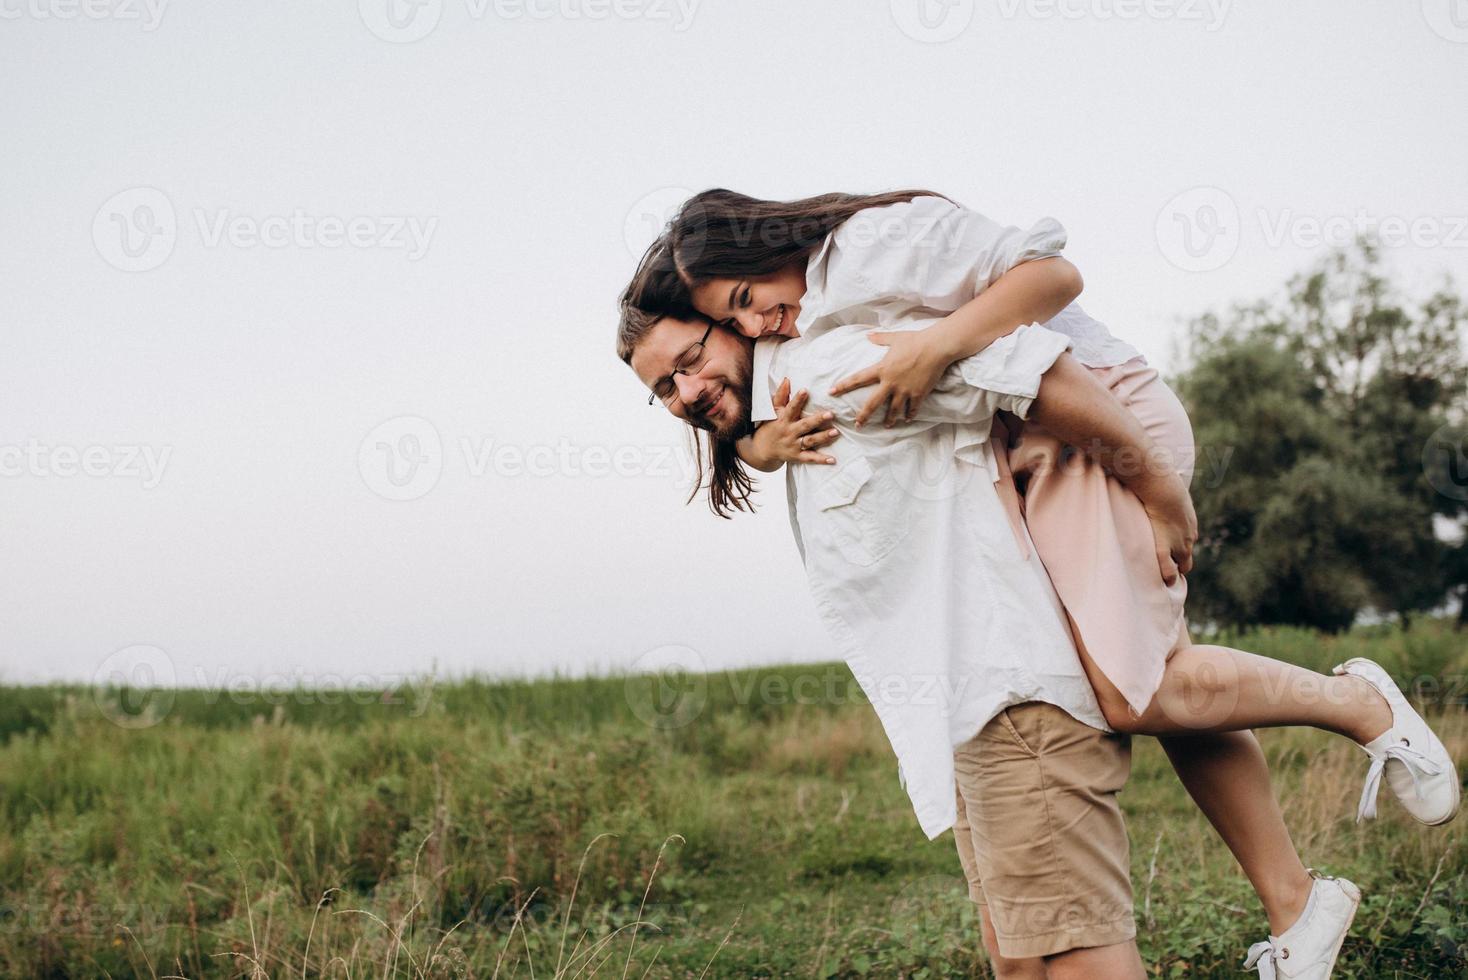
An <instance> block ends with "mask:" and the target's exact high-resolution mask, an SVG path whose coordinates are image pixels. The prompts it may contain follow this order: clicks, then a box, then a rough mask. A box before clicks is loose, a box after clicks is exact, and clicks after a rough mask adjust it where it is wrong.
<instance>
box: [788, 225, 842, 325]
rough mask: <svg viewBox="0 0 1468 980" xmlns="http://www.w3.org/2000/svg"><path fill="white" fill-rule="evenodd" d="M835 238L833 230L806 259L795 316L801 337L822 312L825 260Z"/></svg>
mask: <svg viewBox="0 0 1468 980" xmlns="http://www.w3.org/2000/svg"><path fill="white" fill-rule="evenodd" d="M835 239H836V233H835V232H834V231H833V232H831V233H830V234H829V235H827V236H826V240H825V241H823V242H821V247H820V248H818V249H816V250H815V251H814V252H812V253H811V255H810V258H809V259H807V260H806V263H805V295H804V296H802V297H800V315H799V316H797V317H796V318H795V332H796V333H798V334H799V335H800V336H802V337H804V336H805V335H806V334H808V333H810V328H811V325H812V324H814V323H815V322H816V319H817V318H818V317H819V316H820V315H821V314H822V312H824V308H825V305H826V302H825V296H824V295H823V294H822V289H823V287H824V286H825V283H826V260H827V259H828V258H829V257H830V255H831V243H832V242H833V241H834V240H835Z"/></svg>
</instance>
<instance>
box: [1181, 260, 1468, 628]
mask: <svg viewBox="0 0 1468 980" xmlns="http://www.w3.org/2000/svg"><path fill="white" fill-rule="evenodd" d="M1464 319H1465V310H1464V306H1463V303H1462V300H1461V299H1460V298H1459V297H1458V296H1456V295H1455V294H1454V293H1453V292H1452V291H1451V285H1450V284H1449V285H1445V286H1444V287H1443V288H1442V289H1441V290H1439V291H1438V292H1436V293H1435V294H1433V295H1432V296H1430V297H1429V298H1428V299H1427V300H1426V301H1424V302H1422V303H1419V304H1416V305H1415V306H1411V307H1409V306H1407V305H1405V304H1403V303H1402V302H1400V301H1399V300H1398V298H1397V295H1396V291H1395V290H1394V289H1393V288H1392V287H1391V285H1390V283H1388V282H1387V280H1386V279H1385V278H1384V276H1383V275H1382V274H1381V264H1380V256H1379V254H1378V253H1377V251H1376V249H1375V248H1374V247H1372V246H1371V245H1370V244H1369V243H1364V242H1363V243H1360V244H1358V245H1357V246H1356V247H1355V248H1354V249H1351V250H1344V251H1339V252H1334V253H1332V254H1330V255H1329V256H1328V257H1327V258H1326V260H1325V261H1324V262H1322V263H1321V264H1320V266H1319V267H1317V268H1316V269H1314V270H1313V271H1311V272H1309V273H1308V274H1306V275H1303V276H1299V277H1297V278H1295V279H1293V280H1292V281H1291V282H1290V283H1289V286H1288V288H1287V290H1286V293H1285V297H1284V299H1283V300H1280V301H1276V302H1273V303H1271V302H1267V301H1266V302H1260V303H1255V304H1253V305H1250V306H1242V307H1238V308H1236V309H1235V310H1233V311H1232V313H1231V314H1229V316H1228V317H1227V318H1226V319H1225V318H1219V317H1217V316H1213V315H1209V316H1205V317H1202V318H1200V319H1199V320H1197V321H1196V322H1195V323H1194V324H1193V328H1192V331H1191V337H1190V341H1191V343H1190V347H1191V357H1190V364H1189V367H1188V369H1187V370H1186V372H1185V373H1184V374H1183V376H1182V377H1180V378H1179V379H1178V381H1177V387H1178V391H1179V393H1180V394H1181V395H1182V397H1183V400H1184V401H1185V403H1186V404H1187V405H1188V409H1189V412H1190V414H1191V415H1192V418H1193V423H1194V428H1195V433H1196V435H1197V439H1198V445H1199V450H1200V454H1201V455H1200V466H1199V468H1198V474H1197V475H1196V476H1195V478H1194V484H1193V491H1194V496H1195V498H1196V501H1197V506H1198V515H1199V522H1200V531H1201V536H1200V540H1199V544H1198V554H1197V558H1198V565H1197V568H1196V569H1195V570H1194V572H1193V574H1192V575H1191V576H1190V583H1191V588H1190V592H1191V598H1190V608H1191V609H1192V610H1193V612H1194V614H1195V615H1199V616H1201V617H1202V618H1204V619H1208V620H1213V621H1216V622H1220V623H1227V624H1231V625H1241V624H1250V623H1290V624H1298V625H1306V626H1314V627H1318V628H1322V629H1329V630H1339V629H1344V628H1346V627H1347V626H1349V625H1350V624H1351V623H1352V622H1354V621H1355V619H1356V617H1357V615H1358V614H1359V613H1360V612H1361V611H1362V610H1364V609H1367V608H1368V607H1369V608H1372V609H1375V610H1377V611H1379V612H1383V613H1394V614H1396V615H1397V616H1399V617H1401V618H1403V619H1407V618H1409V617H1410V616H1411V615H1412V614H1414V613H1417V612H1421V611H1423V610H1429V609H1434V608H1437V607H1439V606H1441V605H1442V604H1443V603H1444V602H1445V601H1446V600H1447V598H1448V596H1449V595H1452V594H1454V593H1457V594H1459V595H1460V596H1461V595H1462V593H1463V592H1464V591H1465V589H1468V558H1465V545H1464V543H1463V542H1462V540H1461V535H1460V534H1459V535H1458V536H1457V537H1455V536H1454V529H1457V531H1461V529H1462V527H1463V526H1464V524H1465V519H1468V477H1465V476H1463V473H1464V472H1465V471H1468V458H1465V457H1463V456H1462V452H1463V450H1464V449H1465V448H1468V442H1465V441H1464V438H1463V436H1464V435H1465V434H1468V430H1464V429H1463V428H1461V427H1460V426H1459V423H1461V422H1462V421H1463V410H1464V396H1465V391H1468V359H1465V357H1464V353H1463V346H1462V336H1463V329H1462V328H1463V323H1464ZM1455 452H1456V453H1457V454H1458V461H1457V462H1455V461H1454V460H1455V457H1454V456H1453V454H1454V453H1455ZM1225 462H1226V465H1223V464H1224V463H1225Z"/></svg>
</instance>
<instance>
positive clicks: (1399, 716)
mask: <svg viewBox="0 0 1468 980" xmlns="http://www.w3.org/2000/svg"><path fill="white" fill-rule="evenodd" d="M1335 673H1337V674H1353V675H1355V676H1356V677H1359V678H1361V679H1362V680H1364V681H1366V683H1368V684H1370V685H1371V686H1372V687H1374V688H1376V689H1377V691H1379V692H1381V696H1382V697H1384V698H1386V703H1387V704H1388V705H1389V706H1390V707H1391V709H1392V727H1391V728H1389V729H1387V730H1386V731H1385V732H1383V733H1382V734H1381V736H1380V737H1378V738H1376V739H1373V740H1372V741H1370V742H1368V743H1367V744H1366V745H1363V746H1362V748H1363V749H1365V750H1366V754H1367V755H1369V756H1370V757H1371V768H1370V769H1368V770H1367V772H1366V787H1365V788H1364V789H1363V790H1362V791H1361V806H1360V808H1359V809H1358V810H1357V811H1356V822H1357V823H1360V822H1361V821H1362V820H1365V819H1368V818H1370V817H1374V816H1376V795H1377V792H1378V791H1379V790H1380V789H1381V777H1382V773H1383V772H1384V773H1385V774H1386V784H1387V785H1388V786H1390V787H1391V790H1392V792H1393V793H1395V794H1396V797H1397V799H1399V800H1401V801H1402V806H1404V807H1406V808H1407V812H1408V813H1410V814H1412V816H1414V817H1416V818H1417V819H1418V820H1420V821H1422V822H1423V823H1425V824H1427V825H1428V826H1433V827H1435V826H1437V825H1438V824H1444V823H1447V822H1448V821H1449V820H1451V819H1453V817H1454V816H1456V815H1457V813H1458V804H1459V798H1460V796H1461V794H1462V787H1461V785H1460V783H1459V782H1458V770H1457V768H1456V767H1454V765H1453V760H1452V758H1451V757H1450V756H1449V755H1448V750H1447V748H1446V747H1445V746H1444V745H1443V743H1442V739H1440V738H1438V737H1437V736H1436V735H1434V734H1433V732H1432V729H1430V728H1428V727H1427V722H1425V721H1423V720H1422V716H1421V715H1419V714H1418V713H1417V712H1416V710H1415V709H1413V707H1412V706H1411V705H1410V704H1408V703H1407V699H1406V698H1404V697H1403V696H1402V692H1401V691H1400V690H1398V689H1397V685H1396V684H1395V683H1394V682H1393V681H1392V679H1391V677H1390V676H1388V675H1387V672H1386V671H1384V670H1382V669H1381V666H1380V665H1379V664H1376V663H1375V662H1373V661H1370V660H1364V659H1362V658H1360V657H1357V658H1355V659H1353V660H1347V661H1346V662H1345V663H1343V664H1341V665H1340V666H1339V667H1337V668H1336V669H1335Z"/></svg>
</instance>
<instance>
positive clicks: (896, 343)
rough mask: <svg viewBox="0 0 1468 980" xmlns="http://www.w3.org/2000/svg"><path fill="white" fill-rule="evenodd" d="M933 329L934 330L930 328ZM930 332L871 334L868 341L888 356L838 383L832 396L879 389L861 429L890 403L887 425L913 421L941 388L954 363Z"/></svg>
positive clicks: (859, 422) (861, 420)
mask: <svg viewBox="0 0 1468 980" xmlns="http://www.w3.org/2000/svg"><path fill="white" fill-rule="evenodd" d="M929 329H931V328H929ZM932 338H933V335H932V334H929V333H928V330H903V331H891V332H883V333H874V334H871V335H870V336H869V337H868V338H867V339H868V340H870V341H871V342H872V343H874V344H881V345H882V346H883V347H886V348H887V356H886V357H884V358H882V360H881V361H879V362H878V363H876V364H873V365H872V366H871V367H869V368H866V369H864V370H861V371H858V372H856V373H855V374H853V375H852V376H851V377H849V378H846V379H844V380H842V381H839V382H837V384H836V386H835V387H834V388H832V389H831V394H832V395H844V394H846V393H847V392H848V391H855V390H856V389H858V388H865V387H867V386H868V385H876V386H877V390H876V391H874V392H873V393H872V397H870V398H868V399H867V403H866V404H865V405H864V406H862V409H861V411H860V412H859V413H858V414H857V416H856V426H857V428H861V427H862V426H863V425H865V424H866V421H867V419H869V418H871V416H872V415H873V414H875V413H876V411H877V410H878V409H879V408H881V407H882V403H883V402H887V420H886V421H887V425H888V426H889V427H890V426H891V425H893V424H894V423H896V422H907V421H911V420H912V418H913V416H915V415H916V414H917V410H918V407H919V406H921V405H922V403H923V399H924V398H926V397H928V392H930V391H932V390H933V388H934V386H936V385H937V384H938V379H939V378H941V377H942V376H943V372H944V371H946V370H947V369H948V365H949V364H951V363H952V362H953V359H952V358H950V357H947V356H945V355H944V353H943V352H942V351H940V350H939V349H938V348H937V346H936V345H935V344H934V343H933V341H932Z"/></svg>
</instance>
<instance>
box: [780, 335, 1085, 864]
mask: <svg viewBox="0 0 1468 980" xmlns="http://www.w3.org/2000/svg"><path fill="white" fill-rule="evenodd" d="M930 322H931V321H925V320H920V319H914V318H908V319H906V320H903V321H902V322H900V323H889V325H888V329H920V328H922V327H924V326H927V325H928V324H929V323H930ZM872 329H874V328H873V327H871V326H867V325H857V324H851V325H836V326H827V327H826V328H825V329H821V330H815V331H811V332H810V333H808V334H806V335H804V336H802V337H800V338H797V339H793V340H788V341H779V340H773V339H767V340H762V341H760V342H759V343H757V344H756V345H755V352H754V367H753V375H752V378H751V382H752V387H753V392H754V394H753V405H752V408H753V410H754V416H755V418H756V419H759V418H766V419H767V418H771V417H773V411H772V410H771V409H770V401H769V393H770V391H771V390H772V389H773V388H774V387H776V386H777V385H778V384H779V382H780V381H781V379H783V378H786V377H789V378H790V380H791V383H792V385H793V386H794V387H796V388H807V389H809V391H810V406H809V411H812V412H816V411H826V410H829V411H832V412H834V413H835V415H836V427H837V428H838V429H839V430H840V431H841V438H840V439H839V440H837V441H836V442H835V443H834V444H833V445H832V446H831V447H830V448H829V449H828V450H827V452H828V453H829V454H830V455H832V456H834V457H836V458H837V460H838V463H837V465H834V466H830V465H827V466H822V465H815V464H802V465H795V466H788V467H787V468H786V480H787V487H788V490H789V497H790V501H791V512H790V518H791V525H792V528H793V529H794V531H795V536H796V541H797V542H798V543H799V546H800V549H801V555H802V558H803V559H804V562H805V567H806V574H807V577H808V579H809V581H810V588H811V594H812V595H813V596H814V598H815V604H816V609H817V611H818V613H819V615H820V618H821V620H822V621H823V622H824V624H825V626H826V628H827V630H828V631H829V632H830V635H831V636H832V638H833V640H834V641H835V644H836V646H837V648H838V649H839V650H840V651H841V654H842V656H843V657H844V658H845V659H846V662H847V663H848V664H849V665H850V666H851V669H852V672H853V673H854V674H855V676H856V678H857V681H858V682H859V683H860V684H861V687H862V690H863V691H864V692H865V694H866V695H867V697H868V699H869V700H870V701H871V703H872V706H873V707H874V708H875V709H876V712H877V715H878V717H879V718H880V719H881V722H882V726H883V728H884V729H885V730H886V733H887V738H888V740H889V741H890V742H891V744H892V748H893V749H894V750H895V751H896V753H897V759H898V763H899V766H900V772H901V774H902V777H903V781H904V784H905V786H906V788H907V792H908V794H909V796H910V797H911V799H912V804H913V807H914V809H915V810H916V812H917V818H918V822H919V823H920V824H921V825H922V829H923V831H924V832H925V833H926V834H927V835H928V836H929V837H936V836H937V835H938V834H940V833H942V832H943V831H944V830H946V829H948V828H949V827H951V826H952V825H953V822H954V819H955V817H956V811H955V805H954V774H953V749H954V747H955V746H957V745H959V744H961V743H963V742H964V741H966V740H968V739H969V738H972V737H973V736H974V735H975V734H977V733H978V731H979V730H980V729H981V728H983V726H984V725H985V724H986V723H987V722H988V721H989V720H990V719H991V718H993V717H994V715H995V714H997V713H998V712H999V711H1000V710H1001V709H1002V708H1004V707H1006V706H1007V705H1011V704H1016V703H1019V702H1023V701H1047V702H1050V703H1052V704H1055V705H1058V706H1059V707H1061V708H1063V709H1065V710H1066V711H1067V712H1069V713H1070V714H1071V715H1073V716H1074V717H1076V718H1077V719H1079V720H1080V721H1083V722H1085V723H1086V724H1089V725H1092V726H1094V727H1096V728H1099V729H1103V730H1105V729H1106V722H1105V719H1104V718H1103V716H1102V715H1101V711H1100V708H1099V707H1098V705H1097V703H1096V697H1095V694H1094V693H1093V691H1092V690H1091V685H1090V683H1089V682H1088V681H1087V680H1086V676H1085V672H1084V670H1083V669H1082V667H1081V664H1080V661H1079V659H1078V657H1077V655H1076V651H1075V647H1074V645H1073V643H1072V641H1071V637H1070V632H1069V630H1068V629H1067V627H1066V625H1065V623H1064V618H1063V616H1064V614H1063V612H1062V609H1061V606H1060V601H1059V599H1058V598H1057V597H1056V595H1055V590H1054V588H1053V587H1052V586H1051V584H1050V579H1049V577H1048V576H1047V575H1046V573H1045V569H1044V567H1043V566H1042V565H1041V564H1040V560H1039V558H1038V556H1036V555H1035V554H1034V552H1033V550H1032V548H1031V547H1030V545H1029V540H1028V534H1027V533H1026V532H1025V531H1024V529H1023V525H1022V524H1021V525H1018V526H1017V527H1016V526H1015V525H1014V523H1012V522H1011V520H1010V510H1007V509H1006V503H1005V501H1004V500H1002V499H1001V495H1002V494H1003V493H1005V492H1006V491H1007V492H1008V493H1009V494H1011V495H1012V494H1013V487H1012V485H1010V484H1008V483H1007V482H1006V483H996V479H998V478H999V475H1000V467H999V463H998V461H997V460H996V457H995V452H994V448H993V447H992V446H991V444H990V428H991V424H992V422H993V416H994V414H995V412H997V411H999V410H1001V409H1005V410H1008V411H1010V412H1013V413H1015V414H1016V415H1019V416H1021V417H1024V416H1025V415H1026V414H1027V412H1028V409H1029V406H1030V402H1031V401H1032V399H1033V398H1034V397H1035V394H1036V393H1037V391H1038V390H1039V384H1040V376H1041V374H1043V373H1044V372H1045V371H1046V370H1047V369H1048V368H1049V367H1050V365H1051V364H1052V363H1053V362H1054V361H1055V359H1056V358H1057V357H1059V356H1060V354H1061V353H1062V352H1063V351H1064V350H1065V349H1066V348H1067V347H1068V346H1069V341H1068V339H1067V338H1066V337H1064V336H1062V335H1060V334H1057V333H1054V332H1051V331H1049V330H1046V329H1044V328H1042V327H1040V326H1038V325H1032V326H1027V327H1021V328H1020V329H1019V330H1018V331H1016V332H1015V333H1013V334H1011V335H1009V336H1007V337H1003V338H1001V339H1000V340H998V341H996V342H995V343H994V344H992V345H991V346H990V347H989V348H988V349H986V350H984V351H982V352H981V353H979V354H976V355H974V356H973V357H970V358H966V359H964V360H963V361H960V362H959V363H958V364H956V365H953V366H952V367H950V368H949V369H948V371H947V372H946V373H945V374H944V375H943V377H942V379H941V380H940V382H939V384H938V387H937V388H935V389H934V390H933V392H932V394H930V395H929V396H928V397H927V398H926V399H924V401H923V404H922V408H921V409H920V410H919V413H918V417H917V418H916V419H915V420H914V421H912V422H907V423H901V424H898V425H896V426H894V427H892V428H890V429H888V428H885V427H884V426H883V425H882V424H881V423H880V421H878V422H874V423H870V424H868V425H867V426H865V427H864V428H862V429H855V428H853V427H852V426H851V425H850V420H851V419H853V418H854V417H855V415H856V413H857V411H858V409H859V408H860V407H861V405H862V404H863V403H864V401H865V400H866V398H867V397H868V395H869V392H868V391H866V390H864V389H858V390H856V391H854V392H851V393H849V394H847V395H845V396H842V397H840V398H833V397H832V396H831V395H830V393H829V392H830V389H831V387H832V385H834V384H835V383H836V382H837V381H839V380H841V379H842V378H844V377H846V376H847V375H850V374H852V373H853V372H855V371H858V370H860V369H861V368H864V367H867V366H869V365H871V364H873V363H875V362H876V361H878V360H879V359H880V358H881V357H882V356H883V354H884V353H885V350H886V349H885V348H883V347H880V346H878V345H876V344H873V343H871V342H870V341H869V340H868V339H867V335H868V334H869V333H870V332H871V331H872Z"/></svg>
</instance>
